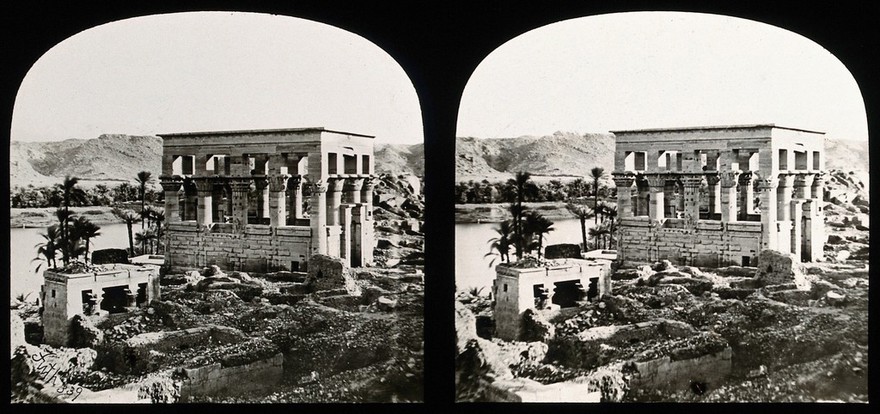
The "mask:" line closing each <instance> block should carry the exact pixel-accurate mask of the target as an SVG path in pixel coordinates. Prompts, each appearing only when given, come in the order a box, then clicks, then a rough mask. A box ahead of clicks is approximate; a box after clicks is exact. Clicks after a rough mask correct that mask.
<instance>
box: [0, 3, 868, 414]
mask: <svg viewBox="0 0 880 414" xmlns="http://www.w3.org/2000/svg"><path fill="white" fill-rule="evenodd" d="M0 7H2V10H3V12H2V16H3V17H2V19H3V24H2V30H3V31H4V32H5V33H4V36H3V52H4V53H3V57H4V59H3V65H2V67H3V74H4V76H3V83H2V87H3V91H2V92H3V113H4V117H3V124H2V125H0V130H2V131H3V136H4V137H5V138H6V140H7V141H8V140H9V131H10V124H11V116H12V106H13V103H14V99H15V96H16V92H17V89H18V85H19V84H20V82H21V80H22V79H23V77H24V75H25V73H27V71H28V69H29V68H30V66H31V65H32V64H33V62H35V61H36V60H37V59H38V58H39V57H40V56H41V55H42V54H43V53H44V52H45V51H46V50H48V49H49V48H51V47H52V46H53V45H55V44H57V43H58V42H60V41H62V40H64V39H65V38H67V37H70V36H72V35H74V34H76V33H78V32H80V31H82V30H85V29H87V28H90V27H94V26H97V25H100V24H103V23H107V22H111V21H115V20H121V19H125V18H130V17H136V16H144V15H150V14H160V13H171V12H182V11H199V10H202V11H206V10H219V11H248V12H262V13H270V14H281V15H289V16H294V17H300V18H307V19H311V20H315V21H319V22H323V23H328V24H331V25H334V26H337V27H340V28H343V29H346V30H349V31H351V32H354V33H356V34H359V35H361V36H363V37H365V38H367V39H369V40H371V41H373V42H374V43H376V44H377V45H379V46H380V47H382V48H383V49H384V50H385V51H386V52H388V53H389V54H390V55H391V56H392V57H394V58H395V59H396V60H397V61H398V62H399V63H400V64H401V66H402V67H403V68H404V70H405V71H406V72H407V74H408V75H409V76H410V78H411V79H412V81H413V83H414V85H415V88H416V90H417V92H418V95H419V101H420V103H421V106H422V117H423V125H424V132H425V134H424V135H425V154H426V162H425V170H426V189H425V196H426V200H427V201H428V203H427V206H428V207H427V209H426V217H425V220H426V223H425V233H426V237H427V241H426V269H425V273H426V297H425V308H426V314H425V322H426V323H425V326H426V332H425V344H426V355H425V358H426V361H425V363H426V367H425V378H426V385H425V390H426V393H425V401H426V403H427V404H425V405H422V404H416V405H396V406H377V405H367V406H354V405H308V406H306V407H305V408H307V409H309V410H310V411H312V410H320V411H332V412H336V411H342V410H344V411H358V412H360V411H369V412H386V411H394V412H403V411H419V412H421V411H425V410H431V411H433V410H438V409H442V410H444V411H448V410H453V409H455V410H463V411H472V412H483V411H485V410H486V409H501V410H504V411H515V412H531V411H539V410H540V411H544V410H548V409H552V410H553V411H561V412H581V411H584V410H587V409H588V410H590V411H595V410H598V411H610V410H612V409H613V410H631V409H650V410H652V411H654V410H657V409H668V408H673V409H676V410H679V409H700V410H705V409H711V410H721V411H730V412H734V411H735V412H740V411H742V410H753V409H756V408H757V409H762V410H763V409H768V410H774V411H789V410H790V411H792V412H793V411H795V410H798V411H800V410H803V409H804V408H807V409H811V410H819V409H821V410H823V411H827V410H832V411H837V410H841V411H843V410H846V411H851V410H855V411H860V410H867V409H869V406H873V405H876V404H869V405H857V406H852V405H827V404H806V405H802V404H792V405H770V406H768V405H753V404H746V405H744V404H736V405H726V406H724V405H711V406H710V405H698V406H696V407H695V406H692V405H675V404H673V405H669V404H655V405H650V406H648V407H645V406H641V405H611V406H609V405H604V404H603V405H591V406H588V407H584V406H578V405H566V404H555V405H553V406H552V407H550V406H546V405H542V406H540V407H539V406H536V405H532V404H522V405H502V406H494V407H486V406H485V405H475V404H455V405H454V403H453V400H454V385H453V384H454V372H453V367H454V365H453V362H454V356H455V341H454V328H453V323H454V321H453V309H454V307H453V301H452V300H453V299H452V297H453V294H454V274H455V270H454V261H453V260H450V259H451V256H452V255H453V254H454V253H453V252H454V235H455V233H454V218H453V187H454V178H455V175H454V171H453V168H454V165H455V164H454V154H455V146H454V136H455V131H456V128H455V124H456V120H457V113H458V105H459V99H460V96H461V93H462V91H463V88H464V86H465V84H466V83H467V80H468V78H469V77H470V74H471V73H472V71H473V69H474V68H475V67H476V66H477V65H478V64H479V62H480V61H481V60H482V59H483V58H484V57H485V56H486V55H488V54H489V53H490V52H491V51H492V50H494V49H495V48H496V47H497V46H499V45H501V44H502V43H504V42H506V41H507V40H509V39H512V38H513V37H516V36H517V35H519V34H522V33H525V32H526V31H528V30H530V29H533V28H536V27H540V26H543V25H546V24H549V23H553V22H556V21H561V20H566V19H570V18H576V17H583V16H588V15H596V14H604V13H612V12H625V11H650V10H662V11H690V12H703V13H713V14H723V15H729V16H735V17H741V18H746V19H751V20H756V21H759V22H764V23H768V24H772V25H775V26H778V27H782V28H785V29H787V30H790V31H793V32H796V33H799V34H801V35H804V36H806V37H808V38H810V39H812V40H813V41H815V42H817V43H819V44H820V45H822V46H823V47H825V48H826V49H828V50H829V51H830V52H831V53H832V54H834V55H835V56H836V57H837V58H838V59H840V60H841V61H842V62H843V63H844V64H845V65H846V66H847V68H848V69H849V70H850V71H851V72H852V74H853V76H854V77H855V79H856V80H857V82H858V84H859V87H860V88H861V90H862V93H863V97H864V100H865V106H866V110H867V113H868V131H869V136H877V135H878V134H880V122H878V117H877V115H876V114H878V113H880V111H878V109H880V96H878V91H880V87H878V82H880V80H878V79H880V71H878V70H877V67H876V66H875V65H874V61H873V60H874V59H873V56H874V55H876V54H877V53H878V51H880V28H878V23H880V2H876V1H855V0H838V1H835V2H829V1H826V2H822V3H819V2H812V3H810V2H804V1H781V2H770V1H763V2H757V1H730V0H720V1H712V2H708V1H690V0H688V1H652V2H648V1H631V0H619V1H613V0H607V1H578V0H545V1H531V2H511V1H508V2H500V1H477V0H473V1H457V0H448V1H435V0H422V1H419V0H410V1H407V2H396V1H377V0H348V1H346V0H323V1H312V0H302V1H251V2H241V1H237V2H236V1H200V2H194V1H164V0H160V1H144V0H134V1H119V0H117V1H107V0H93V1H79V2H71V1H45V0H36V1H26V0H12V1H7V2H3V4H2V6H0ZM874 147H875V146H873V145H872V146H871V148H872V149H873V148H874ZM0 148H2V149H3V150H4V151H5V152H4V154H6V157H7V158H8V147H6V146H3V147H0ZM8 165H9V164H8V163H5V164H4V168H8ZM876 181H877V180H876V179H875V180H872V184H871V190H876V189H875V187H876V185H877V184H875V183H876ZM3 185H4V187H3V188H4V190H5V191H7V192H8V187H9V182H8V181H3ZM872 192H875V193H876V191H872ZM876 194H880V193H876ZM3 214H4V216H3V217H2V218H0V222H3V223H8V222H9V221H8V219H9V217H8V214H9V210H7V209H6V208H4V209H3ZM4 237H5V241H6V242H7V243H8V242H10V240H9V239H8V236H4ZM6 251H8V250H6ZM871 256H872V258H871V259H872V260H871V262H872V263H873V262H874V260H873V259H874V257H873V256H874V254H873V252H872V255H871ZM6 268H7V269H8V268H9V267H8V262H7V267H6ZM872 279H874V280H873V281H874V282H875V283H876V282H877V278H872ZM7 283H8V282H7ZM877 290H878V289H874V291H872V292H871V293H870V299H871V302H870V303H871V305H870V315H871V316H872V317H871V320H872V323H873V321H874V320H875V319H876V318H874V317H873V316H874V315H876V311H877ZM4 312H6V310H5V309H4ZM872 328H874V326H873V325H872ZM872 330H873V329H872ZM3 332H4V335H8V334H7V333H6V332H8V331H3ZM6 344H8V341H4V347H5V346H8V345H6ZM876 346H877V335H876V334H874V335H871V338H870V349H876ZM875 354H876V353H875ZM876 365H877V364H876V363H875V364H872V365H871V369H870V377H869V384H870V385H873V389H872V390H871V393H870V400H871V401H877V399H878V397H880V394H878V390H880V386H878V385H876V384H878V381H877V374H876V373H877V370H876V369H875V368H876ZM6 381H9V379H8V377H6V378H5V379H4V383H7V382H6ZM7 384H8V383H7ZM19 407H21V406H19ZM19 407H16V408H19ZM190 407H191V406H175V407H174V409H180V410H185V409H188V408H190ZM609 407H613V408H609ZM77 408H78V409H83V407H77ZM98 408H104V407H87V408H86V409H89V411H94V410H95V409H98ZM198 408H205V407H198ZM218 408H219V409H221V410H227V409H230V410H231V409H234V410H236V411H237V410H240V409H242V408H243V407H223V406H216V407H211V409H218ZM53 409H56V408H55V407H53ZM57 409H67V407H59V408H57ZM117 409H118V408H117ZM125 409H126V410H129V409H141V408H139V407H126V408H125ZM146 409H150V410H153V409H155V407H151V408H146ZM258 409H260V410H265V409H269V410H276V409H278V410H281V409H284V410H286V409H289V408H288V407H285V406H271V405H270V406H266V405H261V406H259V408H258Z"/></svg>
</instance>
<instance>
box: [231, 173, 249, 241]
mask: <svg viewBox="0 0 880 414" xmlns="http://www.w3.org/2000/svg"><path fill="white" fill-rule="evenodd" d="M251 181H252V180H251V179H250V178H246V177H237V178H235V179H231V180H229V187H230V188H231V189H232V213H231V215H232V222H233V223H235V225H236V226H240V227H239V228H240V229H244V226H245V225H247V218H248V191H250V189H251Z"/></svg>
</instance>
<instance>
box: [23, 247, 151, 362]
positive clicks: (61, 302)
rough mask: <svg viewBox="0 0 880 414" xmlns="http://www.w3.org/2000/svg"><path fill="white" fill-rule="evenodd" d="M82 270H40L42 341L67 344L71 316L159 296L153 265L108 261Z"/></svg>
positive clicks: (138, 303)
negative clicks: (90, 270) (64, 271)
mask: <svg viewBox="0 0 880 414" xmlns="http://www.w3.org/2000/svg"><path fill="white" fill-rule="evenodd" d="M101 269H102V270H98V271H93V272H84V273H72V274H67V273H59V272H56V271H54V270H46V271H45V272H43V278H44V279H45V283H44V284H43V286H42V288H41V291H40V299H41V301H42V303H43V315H42V321H43V331H44V335H45V336H44V341H45V342H46V343H47V344H49V345H53V346H67V345H68V340H69V335H70V323H71V320H72V319H73V317H74V315H77V314H83V315H94V314H97V313H100V312H102V311H103V312H108V313H119V312H125V311H126V309H127V308H131V307H135V306H142V305H145V304H147V303H149V302H150V301H151V300H153V299H159V295H160V294H159V269H158V268H156V267H153V266H136V265H125V264H112V265H104V266H101Z"/></svg>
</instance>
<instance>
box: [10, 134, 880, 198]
mask: <svg viewBox="0 0 880 414" xmlns="http://www.w3.org/2000/svg"><path fill="white" fill-rule="evenodd" d="M456 142H457V149H456V157H455V169H456V170H455V171H456V177H457V180H458V181H467V180H471V179H473V180H478V181H479V180H483V179H489V180H490V181H495V180H506V179H508V178H510V176H511V174H512V173H514V172H516V171H529V172H531V173H532V174H533V175H538V176H587V175H589V173H590V169H591V168H593V167H597V166H598V167H602V168H604V169H605V171H611V170H612V169H613V168H614V157H613V154H614V136H613V135H611V134H583V135H580V134H576V133H571V132H556V133H554V134H553V135H549V136H544V137H534V136H523V137H519V138H473V137H459V138H457V140H456ZM826 151H827V153H828V158H827V163H826V167H827V168H828V169H829V170H831V169H836V170H844V171H859V172H864V175H865V176H867V171H868V170H869V168H868V165H869V163H868V144H867V142H864V141H845V140H832V139H829V140H828V141H827V142H826ZM161 153H162V139H161V138H158V137H153V136H131V135H121V134H112V135H111V134H104V135H101V136H100V137H98V138H94V139H68V140H64V141H59V142H18V141H13V142H12V143H11V144H10V149H9V154H10V177H9V178H10V184H11V186H13V187H14V186H26V185H28V184H34V185H45V184H54V183H57V182H59V180H60V179H61V178H63V177H64V176H65V175H68V174H69V175H74V176H77V177H80V179H81V180H83V184H85V185H88V182H89V181H91V182H106V181H125V180H128V181H131V180H132V179H133V178H134V176H135V175H136V174H137V172H138V171H143V170H146V171H151V172H154V175H158V172H159V170H160V168H161V159H160V158H161ZM424 171H425V146H424V144H415V145H400V144H382V143H377V144H376V172H378V173H380V174H381V173H387V174H393V175H397V174H402V173H409V174H415V175H419V176H422V175H424Z"/></svg>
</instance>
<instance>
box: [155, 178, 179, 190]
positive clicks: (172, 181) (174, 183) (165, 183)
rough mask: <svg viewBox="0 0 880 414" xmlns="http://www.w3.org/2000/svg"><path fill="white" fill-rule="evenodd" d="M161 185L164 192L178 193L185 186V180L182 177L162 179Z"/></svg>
mask: <svg viewBox="0 0 880 414" xmlns="http://www.w3.org/2000/svg"><path fill="white" fill-rule="evenodd" d="M159 184H160V185H161V186H162V190H164V191H172V192H176V191H178V190H180V186H182V185H183V179H182V178H180V177H167V176H166V177H160V181H159Z"/></svg>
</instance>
